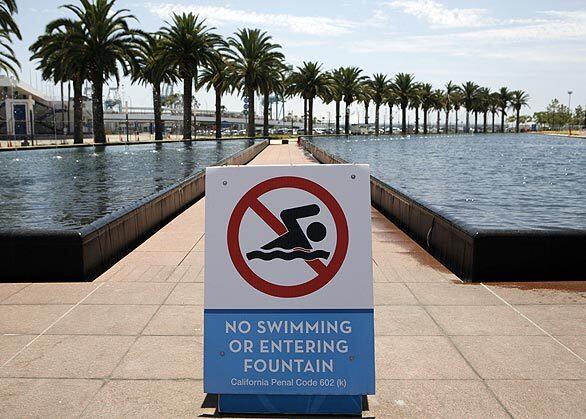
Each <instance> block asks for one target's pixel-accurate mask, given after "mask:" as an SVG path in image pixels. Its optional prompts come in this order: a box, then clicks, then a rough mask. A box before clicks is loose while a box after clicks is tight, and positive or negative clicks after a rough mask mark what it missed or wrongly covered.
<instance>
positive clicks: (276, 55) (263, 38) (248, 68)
mask: <svg viewBox="0 0 586 419" xmlns="http://www.w3.org/2000/svg"><path fill="white" fill-rule="evenodd" d="M271 39H272V38H271V37H270V36H269V35H268V34H267V33H266V32H263V31H261V30H260V29H240V30H238V31H237V32H236V34H235V35H234V36H231V37H230V38H228V45H229V46H230V50H229V52H228V55H229V61H230V63H231V67H232V70H233V75H234V82H235V87H236V88H237V89H238V90H240V91H241V92H242V94H243V95H244V96H246V97H247V98H248V128H247V133H248V136H249V137H251V138H254V137H255V135H256V127H255V121H254V116H255V115H254V93H255V92H257V91H258V90H259V89H260V87H261V85H262V83H263V82H264V78H265V77H266V73H265V71H264V70H263V69H264V68H265V67H267V66H269V67H272V66H274V65H275V63H276V62H281V61H282V60H283V54H282V53H281V52H280V49H281V46H280V45H278V44H275V43H273V42H271Z"/></svg>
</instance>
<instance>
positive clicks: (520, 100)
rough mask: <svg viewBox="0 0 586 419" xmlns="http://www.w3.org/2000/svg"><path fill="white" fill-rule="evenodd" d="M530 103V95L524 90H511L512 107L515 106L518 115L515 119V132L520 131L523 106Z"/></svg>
mask: <svg viewBox="0 0 586 419" xmlns="http://www.w3.org/2000/svg"><path fill="white" fill-rule="evenodd" d="M528 105H529V95H528V94H527V93H525V92H524V91H523V90H514V91H512V92H511V108H513V109H514V110H515V111H516V113H517V115H516V121H515V132H517V133H518V132H519V118H520V116H521V115H520V113H521V108H522V107H523V106H528Z"/></svg>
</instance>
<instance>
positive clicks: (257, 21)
mask: <svg viewBox="0 0 586 419" xmlns="http://www.w3.org/2000/svg"><path fill="white" fill-rule="evenodd" d="M147 8H148V9H149V11H150V12H152V13H155V14H156V15H158V16H160V17H162V18H165V19H166V18H169V17H170V16H171V15H172V14H173V13H182V12H186V13H189V12H192V13H194V14H199V15H200V16H202V17H205V18H206V19H207V20H208V21H209V22H210V24H213V25H222V24H225V23H235V24H241V25H252V26H263V27H271V28H282V29H285V30H287V31H290V32H295V33H302V34H306V35H313V36H339V35H345V34H348V33H350V32H352V29H353V28H354V27H356V26H357V22H352V21H349V20H345V19H336V18H330V17H323V16H296V15H289V14H275V13H257V12H251V11H246V10H238V9H232V8H229V7H224V6H209V5H198V4H192V5H183V4H174V3H162V4H153V3H148V4H147Z"/></svg>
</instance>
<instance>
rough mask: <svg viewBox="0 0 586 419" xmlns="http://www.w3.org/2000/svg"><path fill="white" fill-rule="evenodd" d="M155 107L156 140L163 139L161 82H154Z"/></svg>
mask: <svg viewBox="0 0 586 419" xmlns="http://www.w3.org/2000/svg"><path fill="white" fill-rule="evenodd" d="M153 108H154V113H155V141H162V140H163V118H162V117H161V83H153Z"/></svg>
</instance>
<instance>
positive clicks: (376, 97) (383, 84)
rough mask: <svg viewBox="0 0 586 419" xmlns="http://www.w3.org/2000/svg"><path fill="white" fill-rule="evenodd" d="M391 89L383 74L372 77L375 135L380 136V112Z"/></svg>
mask: <svg viewBox="0 0 586 419" xmlns="http://www.w3.org/2000/svg"><path fill="white" fill-rule="evenodd" d="M388 89H389V82H388V80H387V76H386V75H384V74H381V73H376V74H373V75H372V79H371V80H370V90H371V94H372V101H373V102H374V134H375V135H379V131H380V119H379V112H380V106H381V105H382V104H383V102H384V101H385V98H386V96H387V92H388Z"/></svg>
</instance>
